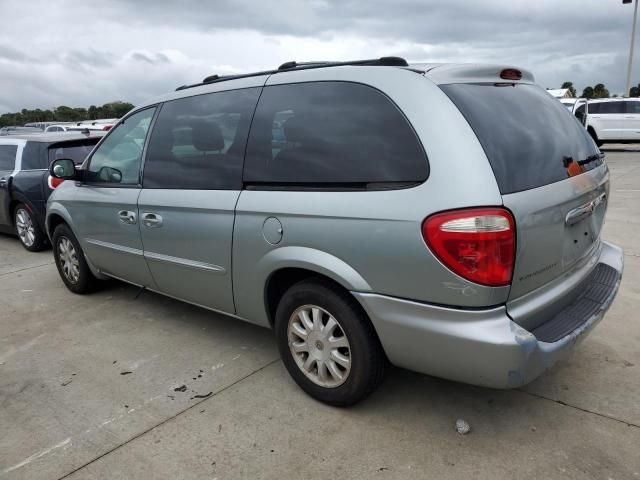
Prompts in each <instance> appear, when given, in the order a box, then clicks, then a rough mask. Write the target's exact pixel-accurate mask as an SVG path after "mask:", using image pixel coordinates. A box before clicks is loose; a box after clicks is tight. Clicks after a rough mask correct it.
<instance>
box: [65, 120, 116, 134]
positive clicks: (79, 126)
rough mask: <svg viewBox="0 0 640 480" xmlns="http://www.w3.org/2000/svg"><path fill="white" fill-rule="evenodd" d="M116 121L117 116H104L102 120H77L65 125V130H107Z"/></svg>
mask: <svg viewBox="0 0 640 480" xmlns="http://www.w3.org/2000/svg"><path fill="white" fill-rule="evenodd" d="M117 122H118V119H117V118H105V119H102V120H92V121H84V122H77V123H74V124H71V125H67V131H69V132H75V131H83V130H101V131H104V132H108V131H109V130H111V128H112V127H113V126H114V125H115V124H116V123H117Z"/></svg>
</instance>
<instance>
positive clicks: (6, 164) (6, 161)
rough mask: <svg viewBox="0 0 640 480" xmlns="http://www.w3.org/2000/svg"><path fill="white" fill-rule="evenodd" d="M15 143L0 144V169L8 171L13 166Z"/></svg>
mask: <svg viewBox="0 0 640 480" xmlns="http://www.w3.org/2000/svg"><path fill="white" fill-rule="evenodd" d="M17 152H18V146H17V145H0V170H4V171H9V170H13V169H14V168H15V163H16V153H17Z"/></svg>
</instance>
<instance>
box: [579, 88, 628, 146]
mask: <svg viewBox="0 0 640 480" xmlns="http://www.w3.org/2000/svg"><path fill="white" fill-rule="evenodd" d="M582 112H584V114H585V115H586V119H585V121H584V125H585V127H586V129H587V131H588V132H589V134H590V135H591V137H592V138H593V140H594V141H595V142H596V143H597V144H598V146H601V145H603V144H604V143H631V142H640V98H603V99H594V100H589V101H587V102H585V104H584V105H581V106H579V108H577V109H576V110H575V111H574V114H575V115H576V116H577V117H578V119H580V118H581V114H582Z"/></svg>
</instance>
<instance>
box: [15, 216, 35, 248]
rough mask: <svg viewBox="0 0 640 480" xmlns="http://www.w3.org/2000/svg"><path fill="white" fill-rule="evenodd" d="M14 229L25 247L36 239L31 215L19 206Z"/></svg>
mask: <svg viewBox="0 0 640 480" xmlns="http://www.w3.org/2000/svg"><path fill="white" fill-rule="evenodd" d="M16 230H17V232H18V237H20V241H21V242H22V243H24V244H25V246H27V247H32V246H33V244H34V243H35V241H36V230H35V227H34V226H33V221H32V220H31V215H30V214H29V212H27V211H26V210H24V209H22V208H20V209H18V211H17V212H16Z"/></svg>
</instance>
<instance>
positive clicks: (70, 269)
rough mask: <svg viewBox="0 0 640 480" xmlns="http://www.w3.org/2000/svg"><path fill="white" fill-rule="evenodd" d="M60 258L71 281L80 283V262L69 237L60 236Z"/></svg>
mask: <svg viewBox="0 0 640 480" xmlns="http://www.w3.org/2000/svg"><path fill="white" fill-rule="evenodd" d="M58 258H59V259H60V267H61V270H62V273H63V274H64V276H65V277H66V278H67V280H69V281H70V282H71V283H78V279H79V278H80V262H79V261H78V255H77V253H76V249H75V248H74V246H73V243H71V240H69V239H68V238H67V237H60V240H59V241H58Z"/></svg>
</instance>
